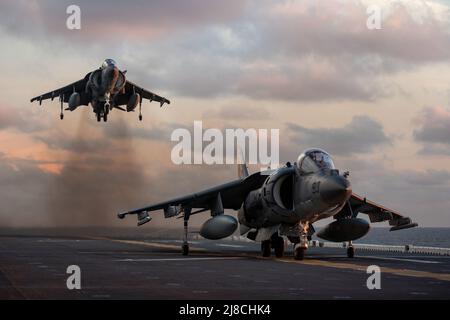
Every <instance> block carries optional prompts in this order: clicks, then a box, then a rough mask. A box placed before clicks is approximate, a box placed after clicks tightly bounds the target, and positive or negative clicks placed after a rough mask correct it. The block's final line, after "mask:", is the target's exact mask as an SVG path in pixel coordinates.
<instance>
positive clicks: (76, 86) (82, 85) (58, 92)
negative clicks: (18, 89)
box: [30, 73, 90, 104]
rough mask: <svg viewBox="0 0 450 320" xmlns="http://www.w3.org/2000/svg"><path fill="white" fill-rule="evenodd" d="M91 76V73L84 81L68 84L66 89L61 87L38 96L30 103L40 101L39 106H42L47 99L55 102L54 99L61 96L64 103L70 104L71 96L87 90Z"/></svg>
mask: <svg viewBox="0 0 450 320" xmlns="http://www.w3.org/2000/svg"><path fill="white" fill-rule="evenodd" d="M89 75H90V73H88V74H87V75H86V76H85V77H84V78H83V79H80V80H78V81H75V82H73V83H71V84H68V85H66V86H64V87H61V88H59V89H55V90H53V91H50V92H47V93H44V94H41V95H39V96H36V97H34V98H32V99H31V101H30V102H34V101H39V104H41V103H42V100H46V99H52V100H53V99H54V98H57V97H60V96H61V97H62V98H63V101H64V102H68V101H69V97H70V95H71V94H72V93H73V92H74V91H76V92H79V93H80V92H84V91H85V90H86V84H87V82H88V80H89Z"/></svg>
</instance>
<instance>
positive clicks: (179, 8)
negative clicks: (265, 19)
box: [0, 0, 248, 41]
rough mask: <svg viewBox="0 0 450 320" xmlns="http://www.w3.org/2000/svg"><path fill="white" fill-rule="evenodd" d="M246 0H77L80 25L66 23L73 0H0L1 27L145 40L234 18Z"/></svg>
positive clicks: (80, 37)
mask: <svg viewBox="0 0 450 320" xmlns="http://www.w3.org/2000/svg"><path fill="white" fill-rule="evenodd" d="M247 3H248V1H247V0H244V1H242V0H231V1H227V2H226V3H225V2H221V1H202V0H174V1H162V0H154V1H144V0H134V1H131V2H123V1H118V0H116V1H109V2H108V4H107V5H105V4H104V3H101V2H92V1H87V0H80V1H77V2H76V5H78V6H79V7H80V10H81V30H80V31H72V30H68V29H67V28H66V20H67V18H68V16H69V15H68V14H66V8H67V7H68V6H69V5H72V4H74V3H73V1H70V0H63V1H52V0H48V1H24V0H19V1H6V2H2V3H1V5H0V18H1V21H2V22H1V23H0V25H3V27H4V28H6V29H7V30H8V31H10V32H14V33H17V34H21V35H28V36H30V35H34V36H36V35H39V36H42V35H43V34H46V33H51V34H53V35H54V36H55V35H56V36H58V37H61V38H63V37H69V38H70V39H72V40H93V41H96V40H102V41H105V40H111V41H117V40H118V39H120V38H122V37H126V38H127V39H133V40H134V41H145V40H150V39H155V38H161V37H163V36H168V35H169V34H170V33H171V32H174V31H183V32H184V31H186V30H189V29H195V28H197V27H202V26H205V25H209V24H221V23H226V22H227V21H229V20H233V19H236V18H237V17H239V16H240V14H241V13H242V11H244V9H245V8H246V5H247Z"/></svg>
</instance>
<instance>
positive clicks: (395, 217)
mask: <svg viewBox="0 0 450 320" xmlns="http://www.w3.org/2000/svg"><path fill="white" fill-rule="evenodd" d="M349 204H350V207H351V213H352V215H353V216H356V215H357V214H358V213H359V212H361V213H364V214H367V215H368V216H369V219H370V222H382V221H389V225H390V226H392V227H391V229H390V231H395V230H401V229H407V228H413V227H417V226H418V224H417V223H415V222H412V220H411V218H409V217H405V216H403V215H402V214H400V213H399V212H397V211H394V210H392V209H389V208H386V207H384V206H382V205H380V204H377V203H375V202H373V201H370V200H367V199H366V198H364V197H361V196H360V195H357V194H355V193H353V194H352V196H351V197H350V200H349Z"/></svg>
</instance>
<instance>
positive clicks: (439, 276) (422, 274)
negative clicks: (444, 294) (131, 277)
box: [92, 238, 450, 281]
mask: <svg viewBox="0 0 450 320" xmlns="http://www.w3.org/2000/svg"><path fill="white" fill-rule="evenodd" d="M92 239H97V240H109V241H113V242H118V243H125V244H134V245H141V246H147V247H153V248H155V247H156V248H167V249H180V248H179V246H176V245H169V244H157V243H149V242H142V241H135V240H117V239H111V238H92ZM192 251H201V252H208V250H207V249H204V248H194V249H193V250H192ZM247 257H250V256H247ZM253 258H257V257H253ZM261 259H264V260H266V259H267V258H261ZM272 261H279V262H285V263H296V264H305V265H312V266H320V267H328V268H337V269H351V270H356V271H362V272H366V270H367V266H364V265H358V264H353V263H344V262H331V261H322V260H316V259H305V260H302V261H298V260H291V259H289V260H288V259H286V258H282V259H276V260H275V259H274V260H272ZM381 271H382V272H385V273H390V274H395V275H399V276H409V277H416V278H431V279H436V280H442V281H450V274H449V273H434V272H429V271H418V270H411V269H395V268H387V267H381Z"/></svg>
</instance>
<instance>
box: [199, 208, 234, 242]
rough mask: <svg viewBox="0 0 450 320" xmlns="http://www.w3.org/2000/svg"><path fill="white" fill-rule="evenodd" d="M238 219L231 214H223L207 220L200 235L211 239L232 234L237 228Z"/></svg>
mask: <svg viewBox="0 0 450 320" xmlns="http://www.w3.org/2000/svg"><path fill="white" fill-rule="evenodd" d="M237 227H238V222H237V220H236V219H235V218H234V217H232V216H229V215H225V214H221V215H218V216H215V217H212V218H211V219H209V220H207V221H206V222H205V223H204V224H203V225H202V227H201V229H200V235H201V236H202V237H203V238H206V239H210V240H218V239H223V238H226V237H229V236H231V235H232V234H233V233H234V232H235V231H236V229H237Z"/></svg>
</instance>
